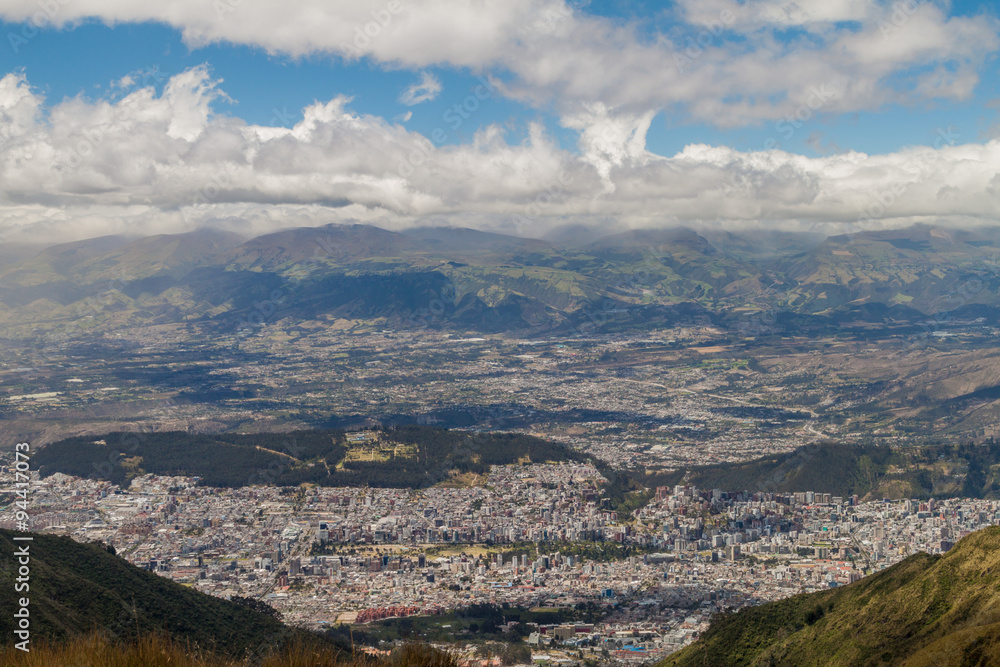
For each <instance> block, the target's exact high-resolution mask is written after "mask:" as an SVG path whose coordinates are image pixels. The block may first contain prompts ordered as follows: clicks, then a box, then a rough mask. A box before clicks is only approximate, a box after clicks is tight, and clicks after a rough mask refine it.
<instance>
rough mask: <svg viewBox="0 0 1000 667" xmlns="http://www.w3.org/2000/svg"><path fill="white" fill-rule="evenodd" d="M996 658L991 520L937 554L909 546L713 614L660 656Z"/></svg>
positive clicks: (996, 543)
mask: <svg viewBox="0 0 1000 667" xmlns="http://www.w3.org/2000/svg"><path fill="white" fill-rule="evenodd" d="M995 664H1000V527H994V528H987V529H985V530H982V531H979V532H977V533H973V534H971V535H969V536H967V537H965V538H964V539H962V540H961V541H960V542H959V543H958V544H957V545H956V546H955V547H954V548H953V549H952V550H951V551H949V552H948V553H947V554H946V555H944V556H931V555H928V554H918V555H915V556H911V557H910V558H908V559H906V560H905V561H903V562H901V563H899V564H897V565H895V566H893V567H891V568H889V569H887V570H885V571H883V572H880V573H878V574H875V575H872V576H870V577H867V578H865V579H862V580H861V581H858V582H855V583H854V584H851V585H850V586H845V587H842V588H835V589H831V590H829V591H822V592H818V593H811V594H803V595H797V596H795V597H792V598H788V599H785V600H780V601H778V602H772V603H769V604H765V605H762V606H759V607H751V608H747V609H744V610H742V611H740V612H738V613H734V614H729V615H725V616H722V617H720V618H718V619H717V620H716V621H715V622H714V623H713V624H712V626H711V627H710V628H709V630H708V631H707V632H705V634H704V635H703V636H702V637H701V638H700V639H699V640H698V641H697V642H696V643H695V644H693V645H691V646H689V647H688V648H686V649H684V650H682V651H680V652H678V653H677V654H674V655H672V656H670V657H669V658H667V659H666V660H664V661H663V662H661V663H660V665H661V666H662V667H667V666H672V667H673V666H676V667H683V666H687V665H691V666H695V665H697V666H701V665H729V666H736V665H797V666H798V665H802V666H805V665H831V666H834V665H844V666H847V665H851V666H855V665H914V666H915V665H928V666H929V665H995Z"/></svg>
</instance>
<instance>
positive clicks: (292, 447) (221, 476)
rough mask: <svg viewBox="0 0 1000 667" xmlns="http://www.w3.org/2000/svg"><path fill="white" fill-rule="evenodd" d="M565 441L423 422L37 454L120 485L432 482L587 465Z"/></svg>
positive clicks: (131, 439)
mask: <svg viewBox="0 0 1000 667" xmlns="http://www.w3.org/2000/svg"><path fill="white" fill-rule="evenodd" d="M585 458H586V457H585V456H584V455H582V454H580V453H578V452H574V451H572V450H569V449H567V448H566V447H564V446H562V445H559V444H556V443H552V442H547V441H545V440H541V439H539V438H535V437H532V436H528V435H522V434H518V433H489V434H482V433H467V432H462V431H449V430H445V429H441V428H434V427H424V426H401V427H395V428H389V429H385V430H379V431H368V432H363V433H346V432H344V431H340V430H318V431H297V432H294V433H259V434H251V435H241V434H218V435H198V434H189V433H182V432H164V433H109V434H107V435H103V436H80V437H74V438H68V439H66V440H61V441H58V442H54V443H52V444H50V445H48V446H46V447H45V448H43V449H41V450H40V451H38V452H37V453H36V454H35V457H34V462H35V464H36V465H37V466H38V469H39V471H40V473H41V474H42V476H48V475H51V474H53V473H56V472H61V473H65V474H68V475H76V476H79V477H88V478H93V479H103V480H109V481H112V482H115V483H116V484H127V482H128V481H129V480H130V479H131V478H133V477H136V476H138V475H143V474H147V473H153V474H157V475H180V476H191V477H200V478H201V480H200V483H201V484H203V485H206V486H220V487H240V486H248V485H255V484H268V485H276V486H294V485H298V484H302V483H305V482H310V483H315V484H320V485H323V486H373V487H393V488H425V487H428V486H433V485H434V484H438V483H441V482H444V481H447V480H449V479H454V478H456V477H459V476H461V475H463V474H470V473H471V474H477V475H479V474H484V473H486V472H488V471H489V467H490V466H491V465H503V464H510V463H518V462H529V461H530V462H535V463H538V462H546V461H553V462H555V461H583V460H585Z"/></svg>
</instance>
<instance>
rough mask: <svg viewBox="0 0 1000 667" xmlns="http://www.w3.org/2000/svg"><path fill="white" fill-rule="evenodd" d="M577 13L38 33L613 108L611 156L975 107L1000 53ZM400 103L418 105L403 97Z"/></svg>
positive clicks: (834, 24) (801, 10)
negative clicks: (950, 103) (823, 123)
mask: <svg viewBox="0 0 1000 667" xmlns="http://www.w3.org/2000/svg"><path fill="white" fill-rule="evenodd" d="M575 5H576V3H567V2H566V1H565V0H506V1H505V2H495V1H494V0H461V1H458V2H456V1H455V0H406V1H405V2H404V1H402V0H358V1H356V2H336V3H331V2H328V1H326V0H290V1H289V2H282V3H275V2H270V1H269V0H215V1H214V2H212V3H206V2H204V0H173V1H172V2H168V3H136V2H118V1H116V0H73V2H58V3H53V5H52V6H53V7H56V9H55V10H54V11H52V12H51V16H46V17H44V18H45V20H46V21H47V22H48V23H51V24H54V25H56V26H65V25H72V24H73V23H74V22H77V21H81V20H85V19H93V18H97V19H99V20H103V21H105V22H107V23H120V22H136V21H158V22H161V23H165V24H168V25H171V26H174V27H176V28H177V29H179V30H180V31H182V33H183V35H184V39H185V40H186V41H187V43H188V44H189V45H191V46H195V47H197V46H201V45H205V44H209V43H213V42H229V43H235V44H249V45H254V46H258V47H261V48H264V49H266V50H267V51H269V52H272V53H281V54H287V55H291V56H293V57H303V56H309V55H314V54H332V55H336V56H339V57H342V58H346V59H351V60H354V59H360V58H366V59H370V60H371V61H373V62H375V63H379V64H382V65H384V66H386V67H393V68H398V67H403V68H410V69H414V70H423V69H425V68H427V67H432V66H450V67H456V68H468V69H470V70H472V71H474V72H477V73H478V72H502V73H503V75H504V77H503V78H504V85H502V86H499V90H500V91H501V92H502V93H503V94H505V95H508V96H510V97H513V98H516V99H518V100H521V101H523V102H525V103H528V104H533V105H537V106H539V107H544V108H554V109H555V110H556V111H557V112H558V113H559V114H560V115H562V116H563V118H564V119H565V124H566V125H567V126H568V127H577V126H578V125H579V123H580V120H581V119H584V118H586V117H587V116H588V114H592V113H593V112H592V107H593V105H595V104H601V105H603V106H604V108H605V111H604V112H602V113H600V114H597V116H596V117H597V118H598V119H603V117H604V116H612V115H613V116H618V117H619V118H618V120H617V121H616V122H617V123H619V124H620V123H622V122H625V120H626V119H631V120H632V126H631V127H630V128H628V130H627V131H626V132H623V133H622V140H623V142H624V143H623V144H622V146H621V147H619V148H618V149H615V150H613V151H611V152H612V153H615V152H621V151H628V150H630V149H629V148H628V147H627V145H626V144H628V142H630V141H632V137H634V136H635V135H636V134H637V133H641V132H642V131H643V124H644V123H645V119H646V118H647V115H648V114H650V113H656V112H658V111H663V110H668V111H669V112H670V113H673V114H677V115H678V116H679V117H681V118H684V117H687V118H690V119H695V120H697V121H698V122H705V123H714V124H717V125H720V126H725V127H734V126H741V125H748V124H758V123H760V122H763V121H767V120H773V119H776V118H780V117H782V116H784V115H786V114H788V113H792V112H794V111H795V110H796V109H797V108H798V107H799V106H800V105H801V104H803V101H804V98H805V97H806V96H808V94H809V90H810V89H811V88H813V87H815V86H827V87H830V88H832V89H833V90H835V91H836V93H837V95H836V98H835V100H834V101H833V102H831V104H830V105H829V107H828V108H827V109H826V111H828V112H831V113H843V112H853V111H859V110H872V109H877V108H880V107H883V106H885V105H888V104H913V103H918V102H924V101H926V100H929V99H966V98H968V96H969V95H970V94H971V93H972V91H973V89H974V87H975V86H976V84H977V83H978V71H979V68H980V67H982V66H983V64H984V63H985V62H986V60H987V58H988V57H989V56H990V55H991V54H993V53H995V51H996V50H997V49H998V47H1000V40H998V36H997V32H998V22H997V20H996V19H995V18H993V17H989V16H985V15H984V16H950V15H948V14H947V13H946V12H945V11H944V9H942V7H941V6H939V5H938V4H935V3H933V2H918V0H742V1H737V0H681V1H680V2H679V3H677V7H676V10H675V14H676V23H675V25H673V26H672V27H671V28H670V29H669V30H668V31H666V32H661V33H656V34H653V35H648V34H647V33H646V32H644V30H645V28H644V27H643V26H639V25H635V24H632V23H622V22H621V21H615V20H612V19H609V18H606V17H601V16H596V15H592V14H588V13H586V12H583V11H581V10H579V9H578V8H577V7H576V6H575ZM39 7H40V5H39V4H38V3H37V2H36V0H8V1H7V2H5V3H3V5H2V6H0V18H4V19H6V20H9V21H15V22H16V21H31V20H32V17H33V16H34V15H36V14H38V12H39ZM791 29H795V30H791ZM425 77H427V78H425V79H423V80H422V81H421V82H420V83H419V84H417V88H415V89H413V90H412V100H413V103H416V102H417V101H419V100H421V99H424V98H425V97H426V96H432V95H434V94H436V90H438V89H439V86H436V85H435V84H434V83H433V79H432V78H430V75H425ZM424 84H426V85H424ZM403 99H404V101H406V100H407V99H411V98H410V97H409V96H408V95H407V94H406V93H404V98H403ZM599 122H601V123H604V122H605V121H604V120H599ZM584 129H590V128H584ZM590 135H593V129H591V130H590ZM588 142H589V143H592V142H590V139H589V138H588V137H587V136H584V143H585V144H586V143H588ZM585 149H586V147H585ZM608 159H610V160H611V162H614V160H615V158H614V157H613V156H610V157H609V158H608Z"/></svg>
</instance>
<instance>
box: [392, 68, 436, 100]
mask: <svg viewBox="0 0 1000 667" xmlns="http://www.w3.org/2000/svg"><path fill="white" fill-rule="evenodd" d="M440 92H441V82H440V81H438V79H437V77H435V76H434V75H433V74H431V73H430V72H422V73H421V74H420V81H417V82H416V83H414V84H413V85H412V86H410V87H409V88H407V89H406V90H404V91H403V93H402V94H401V95H400V96H399V101H400V102H402V103H403V104H405V105H406V106H408V107H412V106H413V105H415V104H420V103H421V102H430V101H431V100H433V99H434V98H436V97H437V96H438V94H439V93H440Z"/></svg>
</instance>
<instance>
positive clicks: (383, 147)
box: [0, 67, 1000, 239]
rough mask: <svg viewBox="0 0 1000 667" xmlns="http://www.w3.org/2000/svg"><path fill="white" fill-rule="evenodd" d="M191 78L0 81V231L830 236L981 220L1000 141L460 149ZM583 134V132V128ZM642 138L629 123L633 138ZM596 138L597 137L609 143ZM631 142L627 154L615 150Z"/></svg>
mask: <svg viewBox="0 0 1000 667" xmlns="http://www.w3.org/2000/svg"><path fill="white" fill-rule="evenodd" d="M223 94H224V93H223V92H222V91H221V89H220V82H219V81H218V80H215V79H213V78H212V76H211V73H210V72H209V71H208V70H207V69H206V68H204V67H198V68H194V69H192V70H188V71H186V72H183V73H181V74H178V75H176V76H174V77H173V78H171V79H170V80H169V81H168V82H167V83H166V85H165V86H164V87H163V93H162V94H159V95H158V94H157V93H156V91H155V89H154V88H152V87H147V88H140V89H138V90H134V91H132V92H130V93H129V94H127V95H125V96H124V97H121V98H120V99H113V100H111V99H109V100H97V101H89V100H84V99H81V98H76V99H69V100H65V101H62V102H59V103H57V104H55V105H52V106H51V107H47V106H46V104H45V101H44V99H43V98H42V97H41V96H40V95H39V94H38V93H37V92H35V91H33V90H32V89H31V87H30V83H29V82H28V81H27V80H26V79H25V77H24V75H23V74H21V73H11V74H7V75H6V76H4V77H3V78H2V79H0V233H2V234H5V235H6V237H7V238H13V237H14V236H17V235H22V236H23V235H25V234H41V233H44V234H46V235H49V236H51V235H53V234H57V235H59V237H60V238H65V239H70V238H81V237H86V236H93V235H96V234H102V233H120V232H121V231H123V230H127V231H129V232H131V233H158V232H163V231H178V230H183V229H190V228H193V227H197V226H201V225H205V224H211V225H215V226H220V227H226V228H237V229H238V231H243V232H247V233H260V232H262V231H267V230H269V229H274V228H277V227H287V226H294V225H310V224H323V223H327V222H333V221H338V220H344V221H346V220H352V221H364V222H372V223H377V224H380V225H382V226H385V227H389V228H398V227H402V226H407V225H412V224H419V223H421V222H426V221H427V220H428V219H432V220H435V221H439V222H448V223H451V224H462V225H466V226H477V227H481V228H484V229H494V230H499V231H507V232H513V233H521V234H525V235H536V236H537V235H541V234H543V233H544V232H545V231H546V230H547V229H549V228H552V227H555V226H561V225H564V224H567V223H573V224H588V223H589V224H606V223H607V221H609V220H614V221H616V222H617V223H619V224H622V225H625V226H634V227H644V226H669V225H676V224H699V223H700V224H713V225H722V226H729V227H741V226H747V225H768V226H775V225H778V226H785V227H796V226H803V225H808V226H817V225H827V226H833V227H834V228H845V227H851V228H856V227H857V226H866V227H870V226H880V225H905V224H911V223H913V222H928V221H929V222H948V221H951V222H954V223H961V224H969V223H975V222H992V221H994V219H995V212H996V211H997V210H998V206H1000V180H998V178H997V177H996V174H997V173H1000V140H996V139H994V140H990V141H987V142H986V143H982V144H956V145H952V144H953V143H954V141H955V140H956V139H957V137H954V136H951V135H949V134H947V133H945V134H943V135H942V136H941V141H938V142H936V143H937V145H936V146H932V147H916V148H910V149H906V150H903V151H899V152H896V153H892V154H888V155H867V154H864V153H858V152H846V153H840V154H836V155H827V156H824V157H816V158H810V157H805V156H802V155H795V154H792V153H787V152H784V151H781V150H762V151H751V152H740V151H736V150H732V149H729V148H724V147H713V146H707V145H690V146H687V147H686V148H684V150H682V151H681V152H679V153H677V154H676V155H673V156H669V157H662V156H657V155H654V154H652V153H649V152H648V151H646V150H645V146H644V131H645V128H646V127H648V125H649V121H650V116H649V115H648V112H647V115H636V116H632V117H628V118H625V119H624V120H621V119H620V118H619V117H617V116H614V115H613V114H610V113H609V112H608V109H607V108H606V107H601V106H600V105H594V106H591V107H589V108H588V109H587V110H586V111H585V112H584V113H585V114H586V115H582V116H581V117H579V118H577V117H569V119H568V120H567V123H569V124H571V125H570V126H574V127H579V128H581V132H582V136H583V146H584V149H585V150H582V151H581V152H580V153H574V152H570V151H567V150H565V149H563V148H561V147H560V146H559V145H558V144H557V143H556V142H555V141H554V140H553V139H552V138H551V137H549V136H547V134H546V132H545V130H544V128H542V127H541V126H540V125H532V126H530V128H529V133H528V138H527V139H526V140H524V141H519V142H515V143H511V142H510V141H509V140H508V138H507V136H506V135H505V133H504V130H503V129H502V128H500V127H498V126H489V127H486V128H483V129H481V130H480V131H479V132H477V133H476V135H475V136H474V137H473V139H472V141H470V142H469V143H467V144H462V145H439V144H437V143H435V142H433V141H431V140H430V139H429V138H427V137H425V136H423V135H421V134H420V133H418V132H413V131H410V130H407V129H406V128H404V127H403V126H401V125H399V124H394V123H391V122H388V121H386V120H385V119H383V118H379V117H376V116H370V115H363V114H358V113H355V112H354V111H352V110H351V107H350V104H351V101H350V98H347V97H343V96H341V97H336V98H334V99H332V100H329V101H327V102H317V103H315V104H313V105H311V106H309V107H307V108H306V109H304V110H303V117H302V120H301V121H300V122H299V123H297V124H296V125H295V126H294V127H291V128H287V127H278V126H264V125H252V124H247V123H246V122H244V121H242V120H240V119H239V118H234V117H230V116H225V115H221V114H216V113H213V111H212V105H213V102H217V101H218V100H219V99H220V97H221V96H222V95H223ZM594 128H597V129H594ZM636 128H638V129H636ZM605 138H608V141H607V142H605V141H604V139H605ZM620 147H625V148H620Z"/></svg>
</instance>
